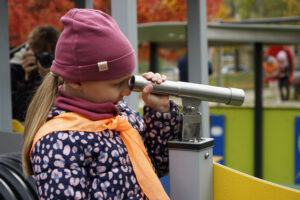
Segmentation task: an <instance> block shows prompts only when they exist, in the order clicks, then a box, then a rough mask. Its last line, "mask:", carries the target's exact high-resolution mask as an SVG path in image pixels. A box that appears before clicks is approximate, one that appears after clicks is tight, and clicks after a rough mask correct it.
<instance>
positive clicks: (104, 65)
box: [97, 61, 108, 72]
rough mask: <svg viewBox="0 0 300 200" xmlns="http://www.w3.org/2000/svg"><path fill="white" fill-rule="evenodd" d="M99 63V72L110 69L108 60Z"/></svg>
mask: <svg viewBox="0 0 300 200" xmlns="http://www.w3.org/2000/svg"><path fill="white" fill-rule="evenodd" d="M97 64H98V70H99V72H103V71H107V70H108V65H107V61H103V62H98V63H97Z"/></svg>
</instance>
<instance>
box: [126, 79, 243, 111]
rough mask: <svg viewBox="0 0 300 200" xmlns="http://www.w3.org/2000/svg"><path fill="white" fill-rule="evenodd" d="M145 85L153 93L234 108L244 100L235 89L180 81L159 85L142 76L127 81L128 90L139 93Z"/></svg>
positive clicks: (240, 93) (241, 92)
mask: <svg viewBox="0 0 300 200" xmlns="http://www.w3.org/2000/svg"><path fill="white" fill-rule="evenodd" d="M147 84H152V85H153V91H152V92H153V93H157V94H166V95H173V96H178V97H188V98H193V99H197V100H201V101H210V102H218V103H224V104H227V105H234V106H240V105H242V104H243V102H244V98H245V93H244V91H243V90H241V89H236V88H223V87H216V86H210V85H203V84H196V83H187V82H180V81H177V82H176V81H165V82H163V83H161V84H153V83H152V82H150V81H148V80H147V79H145V78H143V77H142V76H137V75H135V76H132V78H131V79H130V81H129V87H130V89H131V90H132V91H135V92H141V91H142V90H143V88H144V87H145V86H146V85H147Z"/></svg>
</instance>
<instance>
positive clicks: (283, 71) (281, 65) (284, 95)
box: [276, 51, 291, 101]
mask: <svg viewBox="0 0 300 200" xmlns="http://www.w3.org/2000/svg"><path fill="white" fill-rule="evenodd" d="M276 59H277V62H278V71H279V72H278V80H279V89H280V96H281V100H283V101H286V100H289V96H290V87H289V76H290V72H291V66H290V64H289V61H288V57H287V54H286V52H285V51H279V52H278V54H277V56H276Z"/></svg>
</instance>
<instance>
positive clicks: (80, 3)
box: [73, 0, 93, 8]
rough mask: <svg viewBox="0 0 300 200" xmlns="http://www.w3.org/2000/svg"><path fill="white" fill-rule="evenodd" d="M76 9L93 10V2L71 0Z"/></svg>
mask: <svg viewBox="0 0 300 200" xmlns="http://www.w3.org/2000/svg"><path fill="white" fill-rule="evenodd" d="M73 1H74V3H75V7H76V8H93V0H73Z"/></svg>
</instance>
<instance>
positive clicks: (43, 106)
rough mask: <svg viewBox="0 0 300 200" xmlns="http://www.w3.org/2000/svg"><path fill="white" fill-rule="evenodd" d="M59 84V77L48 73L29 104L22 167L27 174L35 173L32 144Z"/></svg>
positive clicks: (52, 102) (51, 104)
mask: <svg viewBox="0 0 300 200" xmlns="http://www.w3.org/2000/svg"><path fill="white" fill-rule="evenodd" d="M58 85H59V80H58V77H55V76H53V75H52V74H50V73H48V74H47V75H46V76H45V78H44V80H43V82H42V84H41V85H40V86H39V88H38V90H37V91H36V93H35V95H34V97H33V99H32V101H31V103H30V104H29V107H28V110H27V114H26V118H25V131H24V144H23V151H22V167H23V172H24V174H25V176H30V175H32V174H33V170H32V165H31V161H30V155H29V154H30V150H31V146H32V143H33V139H34V136H35V134H36V132H37V131H38V130H39V128H40V127H41V126H42V125H43V123H44V122H45V121H46V120H47V116H48V114H49V112H50V109H51V107H52V106H53V104H54V99H55V97H56V94H57V90H58Z"/></svg>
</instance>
